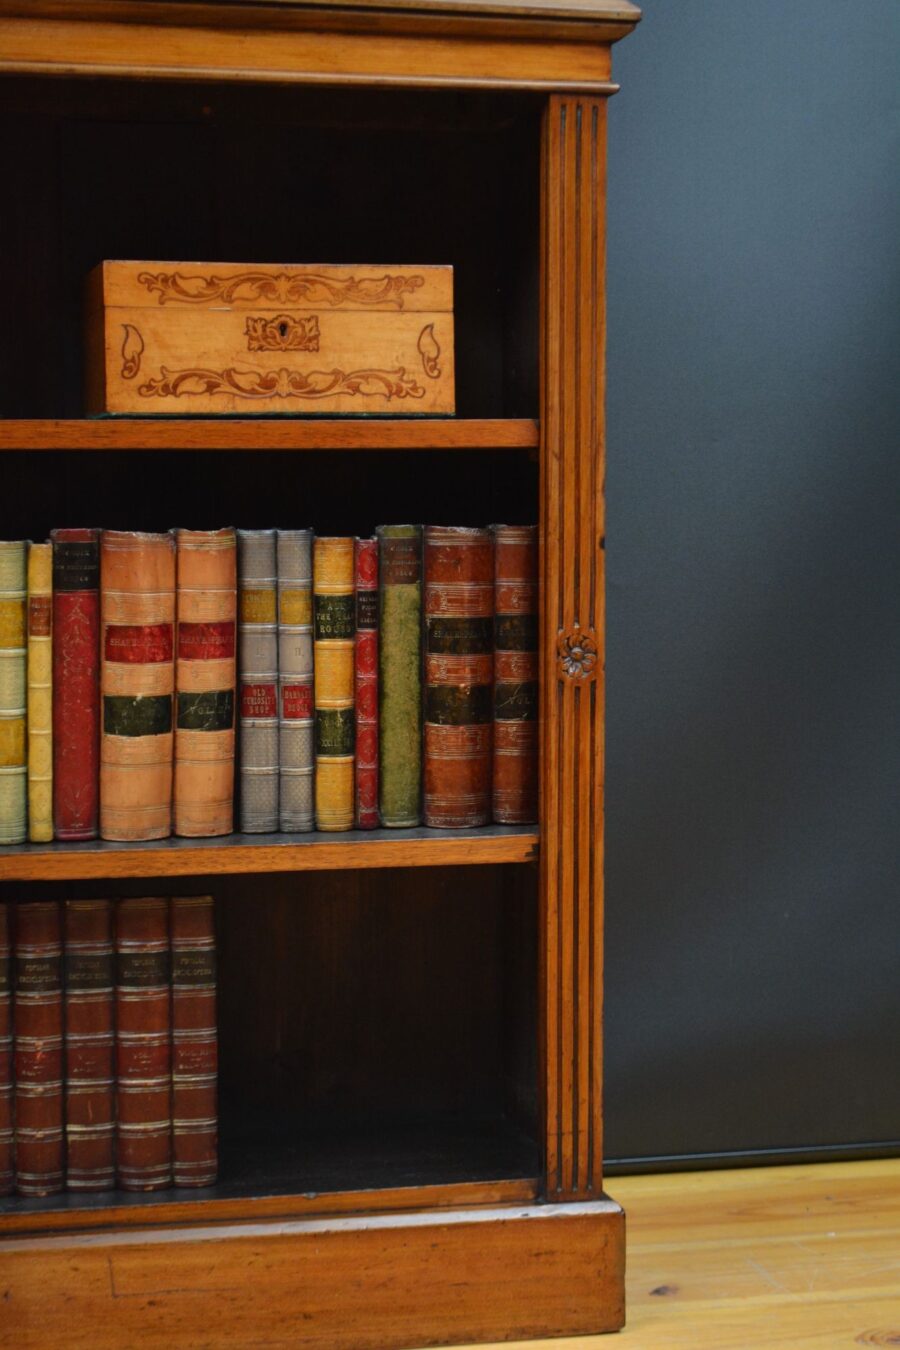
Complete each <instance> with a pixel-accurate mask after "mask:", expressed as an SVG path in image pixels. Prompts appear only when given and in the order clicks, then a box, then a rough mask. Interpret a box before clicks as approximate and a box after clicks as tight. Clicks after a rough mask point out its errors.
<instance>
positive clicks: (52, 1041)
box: [13, 900, 65, 1195]
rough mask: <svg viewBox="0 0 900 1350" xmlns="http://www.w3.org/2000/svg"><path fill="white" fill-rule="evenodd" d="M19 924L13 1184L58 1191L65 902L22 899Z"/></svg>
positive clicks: (23, 1191)
mask: <svg viewBox="0 0 900 1350" xmlns="http://www.w3.org/2000/svg"><path fill="white" fill-rule="evenodd" d="M15 928H16V938H15V953H16V960H15V995H14V1007H13V1021H14V1025H15V1046H16V1049H15V1081H16V1090H15V1121H16V1125H15V1149H16V1190H17V1191H18V1192H19V1194H20V1195H53V1194H55V1193H56V1192H57V1191H61V1190H62V1189H63V1182H64V1176H65V1173H64V1144H63V1095H62V1078H63V995H62V918H61V906H60V905H59V904H58V903H57V902H56V901H55V900H39V901H29V902H28V903H25V902H20V903H19V904H18V905H17V906H16V915H15Z"/></svg>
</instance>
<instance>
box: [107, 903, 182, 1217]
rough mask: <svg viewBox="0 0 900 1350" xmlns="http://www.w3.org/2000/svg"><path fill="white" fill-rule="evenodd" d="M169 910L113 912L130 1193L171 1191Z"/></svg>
mask: <svg viewBox="0 0 900 1350" xmlns="http://www.w3.org/2000/svg"><path fill="white" fill-rule="evenodd" d="M171 1041H172V1012H171V988H170V982H169V902H168V900H166V899H164V898H159V897H152V898H146V899H140V900H120V901H119V903H118V905H117V906H116V1070H117V1078H118V1082H117V1089H116V1117H117V1123H116V1172H117V1183H118V1185H119V1186H121V1187H122V1189H123V1190H126V1191H157V1190H162V1189H164V1188H165V1187H166V1186H171V1184H172V1059H171Z"/></svg>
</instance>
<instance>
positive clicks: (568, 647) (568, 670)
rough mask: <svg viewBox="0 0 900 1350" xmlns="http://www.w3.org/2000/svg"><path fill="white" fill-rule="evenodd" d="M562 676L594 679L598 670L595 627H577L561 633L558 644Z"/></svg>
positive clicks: (557, 650)
mask: <svg viewBox="0 0 900 1350" xmlns="http://www.w3.org/2000/svg"><path fill="white" fill-rule="evenodd" d="M556 652H557V661H558V666H559V673H560V677H561V678H565V679H569V680H582V681H585V680H592V679H594V677H595V675H596V672H597V634H596V633H595V632H594V630H593V628H585V629H582V628H579V627H578V625H577V624H576V625H575V628H574V629H573V630H572V631H571V632H568V633H560V635H559V639H558V641H557V644H556Z"/></svg>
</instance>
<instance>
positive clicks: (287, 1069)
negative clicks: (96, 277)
mask: <svg viewBox="0 0 900 1350" xmlns="http://www.w3.org/2000/svg"><path fill="white" fill-rule="evenodd" d="M638 18H639V11H638V10H637V9H635V8H634V7H633V6H632V5H630V4H628V3H626V0H408V3H407V0H355V3H354V4H353V5H347V6H341V5H339V4H336V3H329V2H328V0H301V2H299V3H298V2H296V0H269V2H268V3H266V2H264V0H231V2H230V3H218V4H216V3H211V0H193V2H188V3H180V2H179V3H176V2H175V0H152V2H151V0H66V3H63V2H62V0H29V3H24V2H23V3H19V4H16V3H7V2H6V0H0V116H2V119H3V126H4V136H3V137H2V138H0V165H2V176H3V182H4V185H5V188H6V202H5V204H4V207H3V212H2V215H3V220H2V227H3V248H2V250H0V287H2V294H3V297H4V309H5V322H4V323H3V324H2V326H0V327H2V334H0V414H2V416H3V417H4V418H5V419H7V420H4V421H0V449H2V450H3V452H4V453H3V456H2V463H3V469H4V472H3V489H4V490H3V492H2V493H0V537H3V538H7V539H10V538H22V537H26V538H28V537H30V538H35V539H42V538H45V537H46V535H47V532H48V530H49V529H50V527H51V526H55V525H67V524H73V523H78V524H97V523H99V524H108V525H112V526H115V527H117V528H125V529H127V528H133V529H148V528H149V529H161V528H166V527H168V526H170V525H174V524H186V525H190V526H192V527H195V528H205V527H207V526H209V527H212V526H216V525H220V524H222V523H223V522H227V523H235V524H240V525H243V526H254V525H257V526H258V525H271V524H274V523H278V524H285V525H304V524H307V523H310V522H314V523H315V525H316V528H317V529H319V530H320V531H322V532H333V533H344V534H348V533H354V532H355V533H360V534H368V533H370V532H371V529H372V528H373V526H374V525H375V524H376V523H380V522H382V521H386V520H402V519H424V520H434V521H441V520H444V521H446V522H447V523H462V522H467V523H486V522H488V521H489V520H497V519H504V520H508V521H510V522H511V523H516V522H521V523H525V522H528V521H530V520H534V519H539V520H540V525H541V582H542V590H541V723H540V726H541V809H540V825H539V826H534V827H532V826H527V827H507V828H503V827H488V828H485V829H482V830H475V831H461V832H447V831H436V830H427V829H419V830H409V831H387V830H382V831H376V832H374V833H370V834H358V833H350V834H347V835H343V836H340V835H328V836H320V835H316V834H312V835H302V836H301V835H298V836H286V835H270V836H254V837H241V836H233V837H232V838H230V839H226V840H207V841H203V840H200V841H186V840H175V839H172V840H166V841H163V842H161V843H156V844H143V845H115V844H106V843H102V842H99V841H97V842H94V843H89V844H82V845H60V844H56V845H46V846H43V845H23V846H21V847H17V848H9V849H6V850H3V851H2V853H0V898H3V899H10V900H15V899H21V898H26V897H27V898H33V899H41V898H62V897H65V896H70V895H79V896H88V895H91V894H103V895H111V896H118V895H140V894H147V893H153V894H187V893H207V892H209V893H212V894H213V895H215V896H216V899H217V913H218V930H219V931H218V943H219V954H220V973H219V988H220V1013H219V1034H220V1054H221V1072H220V1135H221V1180H220V1182H219V1184H218V1185H217V1186H216V1187H214V1188H211V1189H210V1190H208V1191H202V1192H197V1193H194V1194H192V1193H191V1192H187V1191H170V1192H165V1193H162V1194H157V1195H151V1196H147V1197H135V1196H127V1195H125V1194H123V1193H112V1194H109V1195H102V1196H96V1197H92V1198H84V1197H75V1196H60V1197H52V1198H50V1199H47V1200H43V1201H23V1200H21V1199H16V1198H13V1199H10V1200H8V1201H2V1202H0V1276H2V1288H3V1290H4V1291H5V1293H4V1299H3V1301H2V1309H3V1311H2V1313H0V1341H2V1340H3V1338H4V1335H10V1336H11V1340H10V1341H9V1343H10V1344H15V1345H16V1346H17V1347H21V1348H22V1350H26V1347H45V1346H46V1347H54V1350H55V1348H56V1347H59V1346H61V1345H66V1346H67V1347H75V1346H91V1347H95V1348H99V1347H103V1346H109V1347H112V1346H117V1347H118V1346H132V1345H137V1344H141V1345H142V1346H146V1347H156V1346H167V1347H168V1346H172V1345H177V1346H185V1347H187V1346H190V1347H196V1346H199V1345H215V1346H233V1347H235V1348H238V1347H246V1346H249V1345H254V1344H259V1345H262V1344H265V1345H302V1346H308V1347H320V1348H321V1350H364V1348H366V1347H368V1348H369V1350H379V1348H385V1350H388V1348H389V1350H399V1347H402V1346H423V1345H425V1344H429V1345H433V1344H446V1343H452V1342H461V1341H472V1340H505V1339H513V1338H518V1337H529V1336H543V1335H548V1336H549V1335H567V1334H569V1335H571V1334H575V1333H578V1332H590V1331H601V1330H614V1329H616V1328H618V1327H619V1326H621V1324H622V1321H623V1318H624V1309H623V1272H624V1216H623V1214H622V1211H621V1210H620V1209H619V1207H618V1206H617V1205H616V1204H615V1203H614V1202H613V1201H611V1200H610V1199H608V1198H607V1197H606V1196H605V1195H604V1193H603V1189H602V1101H601V1010H602V965H603V940H602V939H603V930H602V919H603V904H602V896H603V890H602V879H603V833H602V804H603V633H604V592H603V559H604V555H603V545H604V539H603V529H604V526H603V392H604V391H603V360H604V343H603V338H604V315H603V296H604V283H603V274H604V191H605V183H604V179H605V174H604V170H605V123H606V100H607V98H608V96H609V95H610V94H612V93H614V92H615V90H616V86H615V85H614V84H613V83H612V82H611V75H610V51H611V44H612V43H613V42H614V41H616V40H617V39H619V38H621V37H623V36H625V35H626V34H627V33H628V32H630V30H631V29H632V28H633V26H634V25H635V23H636V22H637V20H638ZM105 257H107V258H115V257H148V258H166V257H175V258H191V257H198V258H221V259H223V260H231V259H247V258H252V259H259V260H260V261H294V260H296V261H300V260H309V261H316V260H318V261H333V262H341V261H358V260H363V261H365V260H369V259H371V260H374V261H395V262H416V261H420V262H438V263H452V264H453V265H454V268H455V278H456V284H455V289H456V328H457V338H456V347H457V408H458V414H459V415H458V417H457V418H455V419H443V420H415V419H413V420H400V419H391V418H388V417H385V418H370V419H367V420H353V419H346V418H344V419H331V420H329V419H322V418H269V419H259V420H254V419H245V418H242V419H237V418H235V419H225V420H214V419H176V418H173V419H162V418H160V419H153V418H145V419H115V420H113V419H108V420H99V421H90V420H86V419H84V418H83V415H82V411H83V405H82V395H81V365H82V338H81V317H82V315H81V285H82V282H83V278H84V276H85V275H86V273H87V272H88V271H89V270H90V268H91V266H93V265H94V263H96V262H97V261H99V260H100V259H102V258H105Z"/></svg>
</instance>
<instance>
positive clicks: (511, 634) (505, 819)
mask: <svg viewBox="0 0 900 1350" xmlns="http://www.w3.org/2000/svg"><path fill="white" fill-rule="evenodd" d="M493 535H494V772H493V789H492V797H493V808H494V820H496V821H497V822H498V823H499V824H502V825H524V824H526V823H528V822H531V821H535V820H537V805H538V803H537V759H538V746H537V703H538V634H537V630H538V610H537V589H538V579H537V527H536V526H535V525H495V526H494V527H493Z"/></svg>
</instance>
